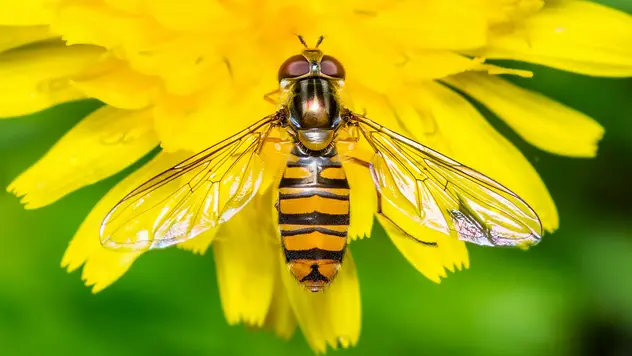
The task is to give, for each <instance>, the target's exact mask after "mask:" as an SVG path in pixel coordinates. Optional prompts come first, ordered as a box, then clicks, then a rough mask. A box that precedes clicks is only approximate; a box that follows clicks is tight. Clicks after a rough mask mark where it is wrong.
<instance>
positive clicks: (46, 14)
mask: <svg viewBox="0 0 632 356" xmlns="http://www.w3.org/2000/svg"><path fill="white" fill-rule="evenodd" d="M49 2H50V1H49V0H24V1H10V0H6V1H2V2H0V25H8V26H31V25H45V24H47V23H48V22H49V21H50V20H51V18H52V17H53V13H54V12H53V11H54V9H53V8H52V7H51V6H50V5H49V4H48V3H49Z"/></svg>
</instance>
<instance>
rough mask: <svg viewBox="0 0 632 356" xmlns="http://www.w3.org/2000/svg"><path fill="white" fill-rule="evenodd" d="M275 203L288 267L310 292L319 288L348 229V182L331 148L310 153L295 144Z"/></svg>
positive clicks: (337, 259)
mask: <svg viewBox="0 0 632 356" xmlns="http://www.w3.org/2000/svg"><path fill="white" fill-rule="evenodd" d="M277 207H278V211H279V229H280V231H281V242H282V244H283V250H284V252H285V258H286V261H287V263H288V266H289V267H290V270H291V271H292V273H293V274H294V276H295V277H296V278H297V279H298V281H299V282H300V283H302V284H303V285H304V286H306V287H307V288H309V289H310V290H312V291H318V290H321V289H323V288H324V287H325V286H327V285H328V284H329V282H331V280H332V279H333V278H334V277H335V275H336V273H337V272H338V268H339V267H340V263H341V262H342V257H343V255H344V252H345V248H346V245H347V231H348V229H349V185H348V183H347V178H346V176H345V172H344V170H343V168H342V164H341V163H340V160H339V158H338V156H337V153H336V150H335V148H332V149H331V150H329V151H328V152H327V153H325V154H322V155H318V156H311V155H309V153H306V152H304V151H303V150H302V149H301V148H300V147H299V146H298V145H297V146H296V147H294V149H293V150H292V154H291V155H290V159H289V160H288V162H287V167H286V168H285V172H284V173H283V178H282V179H281V184H280V186H279V201H278V205H277Z"/></svg>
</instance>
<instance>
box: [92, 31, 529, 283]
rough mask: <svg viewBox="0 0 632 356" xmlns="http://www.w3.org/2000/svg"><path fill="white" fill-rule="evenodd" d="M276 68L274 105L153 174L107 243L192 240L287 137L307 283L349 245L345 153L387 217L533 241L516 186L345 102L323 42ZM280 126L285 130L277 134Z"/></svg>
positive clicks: (228, 210) (226, 213)
mask: <svg viewBox="0 0 632 356" xmlns="http://www.w3.org/2000/svg"><path fill="white" fill-rule="evenodd" d="M299 38H300V39H301V42H302V43H303V45H304V46H305V49H304V50H303V51H302V53H300V54H298V55H295V56H292V57H290V58H289V59H287V60H286V61H285V62H284V63H283V64H282V65H281V67H280V70H279V74H278V78H279V84H280V85H279V86H280V91H281V92H282V93H284V96H283V100H282V102H281V103H280V105H279V107H280V108H279V109H278V111H276V112H274V113H273V114H271V115H269V116H267V117H265V118H263V119H261V120H259V121H257V122H256V123H254V124H253V125H251V126H250V127H248V128H246V129H244V130H243V131H241V132H239V133H237V134H235V135H233V136H231V137H229V138H226V139H225V140H223V141H221V142H219V143H217V144H215V145H213V146H211V147H209V148H208V149H206V150H204V151H202V152H200V153H198V154H196V155H194V156H192V157H190V158H189V159H187V160H185V161H183V162H181V163H179V164H177V165H176V166H174V167H172V168H170V169H168V170H166V171H164V172H162V173H160V174H158V175H157V176H155V177H154V178H152V179H150V180H149V181H147V182H146V183H144V184H142V185H141V186H139V187H138V188H136V189H134V190H133V191H132V192H130V193H129V194H128V195H127V196H125V197H124V198H123V199H122V200H121V201H120V202H119V203H118V204H117V205H116V206H115V207H114V208H113V209H112V210H111V211H110V212H109V213H108V215H107V216H106V217H105V219H104V220H103V223H102V225H101V231H100V238H101V243H102V244H103V245H104V246H106V247H110V248H131V249H141V250H143V249H152V248H163V247H167V246H170V245H173V244H177V243H181V242H183V241H186V240H188V239H191V238H193V237H195V236H197V235H199V234H200V233H202V232H204V231H206V230H208V229H210V228H213V227H216V226H218V225H219V224H222V223H224V222H226V221H228V220H229V219H230V218H231V217H233V216H234V215H235V214H236V213H238V212H239V211H240V210H241V209H242V208H243V207H244V206H245V205H246V204H248V203H249V202H250V201H251V200H252V198H253V197H254V196H255V194H257V192H258V190H259V188H260V185H261V182H262V177H263V172H264V170H265V169H268V167H265V165H264V164H263V162H262V160H261V157H260V155H261V153H262V150H263V149H264V148H265V147H267V145H270V144H274V143H275V142H276V143H278V142H280V141H283V142H285V143H286V144H289V147H290V150H289V152H285V153H284V155H285V156H284V157H286V160H285V167H281V168H282V169H281V171H282V175H281V177H280V179H279V180H278V194H277V196H276V198H277V199H276V210H277V213H278V224H277V225H278V231H279V235H280V240H281V246H282V249H283V253H284V254H285V259H286V262H287V266H288V268H289V270H290V271H291V273H292V274H293V275H294V276H295V277H296V279H297V280H298V281H299V282H300V283H301V284H303V285H304V286H305V287H306V288H307V289H309V290H311V291H320V290H323V289H324V288H325V287H326V286H327V285H329V284H330V283H331V282H332V281H333V280H334V278H335V276H336V273H337V271H338V269H339V268H340V266H341V263H342V261H343V259H344V256H345V251H346V247H347V233H348V228H349V223H350V218H349V217H350V211H351V209H353V208H354V207H352V206H350V195H351V194H362V193H361V192H352V191H351V190H350V189H349V184H348V181H347V178H346V175H345V170H344V168H343V165H342V163H343V162H345V161H350V162H352V163H354V164H359V165H361V166H363V167H366V169H368V170H369V171H370V173H371V175H372V177H373V180H374V183H375V185H376V188H377V192H378V202H379V204H378V211H376V214H378V215H379V216H380V217H382V218H383V219H381V221H383V223H386V224H392V227H393V228H396V229H398V230H399V231H401V232H402V233H403V234H404V235H405V236H407V237H409V238H411V239H413V240H415V241H417V242H419V243H421V244H425V245H428V246H430V247H432V246H435V245H436V243H434V242H426V241H424V239H423V236H414V233H412V232H407V231H405V230H404V229H403V228H401V225H403V224H402V221H403V220H402V219H406V220H407V221H408V222H410V221H414V222H416V223H418V224H420V225H424V226H427V227H429V228H432V229H435V230H438V231H441V232H443V233H445V234H447V235H452V236H454V237H455V238H459V239H461V240H464V241H466V242H470V243H474V244H478V245H488V246H521V245H533V244H536V243H538V242H539V241H540V239H541V236H542V225H541V222H540V220H539V218H538V216H537V214H536V213H535V211H534V210H533V209H532V208H531V207H530V206H529V205H528V204H527V203H526V202H524V201H523V200H522V199H520V198H519V197H518V196H517V195H516V194H514V193H513V192H511V191H510V190H508V189H507V188H505V187H503V186H502V185H500V184H499V183H497V182H496V181H494V180H492V179H490V178H488V177H486V176H485V175H483V174H481V173H479V172H477V171H475V170H473V169H471V168H468V167H466V166H464V165H462V164H460V163H458V162H456V161H454V160H452V159H450V158H448V157H446V156H444V155H442V154H440V153H438V152H436V151H434V150H432V149H430V148H428V147H426V146H424V145H422V144H420V143H417V142H415V141H413V140H410V139H408V138H406V137H404V136H402V135H400V134H398V133H396V132H393V131H391V130H389V129H387V128H385V127H382V126H381V125H379V124H377V123H376V122H374V121H372V120H371V119H369V118H367V117H365V116H363V115H359V114H357V113H354V112H352V111H350V110H349V109H347V108H346V107H344V106H343V104H342V103H341V99H340V95H339V94H340V91H341V90H342V85H343V84H344V80H345V69H344V68H343V66H342V64H341V63H340V62H339V61H338V60H336V59H335V58H334V57H332V56H329V55H325V54H324V53H323V52H322V51H321V50H320V49H318V45H319V44H320V43H321V41H322V39H323V38H322V37H321V38H320V39H319V41H318V43H317V44H316V46H315V47H308V46H307V45H306V44H305V41H304V40H303V39H302V38H301V37H300V36H299ZM273 132H282V133H284V134H285V138H284V139H282V138H281V139H280V138H275V139H273V135H272V133H273ZM360 140H365V142H367V143H368V145H369V146H370V148H371V149H372V150H373V151H374V155H373V158H372V159H371V160H370V161H362V160H360V159H357V158H353V157H349V156H345V155H341V154H339V150H338V146H339V145H340V144H341V143H342V142H343V141H346V142H350V141H351V142H359V141H360Z"/></svg>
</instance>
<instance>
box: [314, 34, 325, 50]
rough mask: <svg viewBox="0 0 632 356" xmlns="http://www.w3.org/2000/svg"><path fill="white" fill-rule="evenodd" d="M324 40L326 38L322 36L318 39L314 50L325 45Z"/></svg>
mask: <svg viewBox="0 0 632 356" xmlns="http://www.w3.org/2000/svg"><path fill="white" fill-rule="evenodd" d="M324 39H325V36H323V35H320V37H318V41H317V42H316V47H314V48H318V46H320V44H321V43H323V40H324Z"/></svg>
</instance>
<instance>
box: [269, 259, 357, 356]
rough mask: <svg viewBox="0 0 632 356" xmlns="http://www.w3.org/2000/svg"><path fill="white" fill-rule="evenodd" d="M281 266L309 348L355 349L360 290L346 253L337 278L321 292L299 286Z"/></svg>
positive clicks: (321, 349)
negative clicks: (353, 347) (350, 347)
mask: <svg viewBox="0 0 632 356" xmlns="http://www.w3.org/2000/svg"><path fill="white" fill-rule="evenodd" d="M281 255H282V254H281V253H279V257H278V258H279V260H280V261H281V263H282V272H281V279H282V280H283V283H284V285H285V288H286V290H287V293H288V296H289V299H290V304H291V305H292V309H294V314H295V315H296V318H297V320H298V324H299V326H300V327H301V330H302V331H303V335H305V338H306V339H307V342H308V343H309V345H310V347H311V348H312V349H313V350H314V351H316V352H319V353H324V352H325V351H326V350H327V346H329V347H331V348H334V349H336V348H338V347H341V346H342V347H345V348H346V347H349V346H354V345H355V344H356V343H357V342H358V338H359V336H360V325H361V321H360V318H361V316H360V288H359V285H358V276H357V274H356V267H355V263H354V261H353V258H352V256H351V253H350V252H349V251H348V250H347V251H346V253H345V257H344V261H343V263H342V266H341V267H340V270H339V271H338V275H337V276H336V278H335V279H334V281H333V282H332V283H331V285H330V286H329V287H328V288H327V289H326V290H325V291H323V292H316V293H314V292H310V291H308V290H307V289H305V287H303V286H301V285H300V284H299V283H298V282H297V281H296V279H295V278H294V277H293V276H292V275H291V273H290V272H289V271H288V270H287V267H286V265H285V260H284V258H283V257H281Z"/></svg>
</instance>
